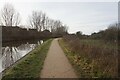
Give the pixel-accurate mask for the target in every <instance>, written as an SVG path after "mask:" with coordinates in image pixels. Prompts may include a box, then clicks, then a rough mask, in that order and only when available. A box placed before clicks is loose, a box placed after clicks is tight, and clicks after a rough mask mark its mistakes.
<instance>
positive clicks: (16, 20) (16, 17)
mask: <svg viewBox="0 0 120 80" xmlns="http://www.w3.org/2000/svg"><path fill="white" fill-rule="evenodd" d="M14 21H15V22H14V25H15V26H18V25H19V24H20V22H21V19H20V14H19V13H18V12H17V13H16V14H15V18H14Z"/></svg>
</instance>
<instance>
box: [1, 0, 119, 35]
mask: <svg viewBox="0 0 120 80" xmlns="http://www.w3.org/2000/svg"><path fill="white" fill-rule="evenodd" d="M56 1H57V0H56ZM73 1H74V2H73ZM103 1H104V0H102V2H100V0H98V2H95V0H89V2H88V0H84V1H83V0H81V1H80V0H69V2H68V0H66V2H65V0H64V1H63V0H62V2H60V0H58V1H57V2H55V0H49V2H48V0H44V1H43V0H41V1H38V0H29V2H28V0H27V1H24V0H20V1H15V0H3V1H2V0H1V1H0V9H2V7H3V6H4V4H5V3H11V4H12V5H13V6H14V7H15V9H16V10H17V11H18V12H19V13H20V15H21V19H22V22H21V24H22V25H26V24H27V19H28V15H31V13H32V11H33V10H34V11H35V10H36V11H43V12H46V14H47V15H48V16H49V17H50V18H52V19H57V20H61V21H62V22H63V23H64V24H66V25H68V26H69V32H70V33H75V32H77V31H82V32H83V34H91V33H93V32H98V31H99V30H104V29H106V28H107V27H108V25H110V24H112V23H115V22H117V20H118V2H117V1H118V0H106V2H103ZM113 1H114V2H113Z"/></svg>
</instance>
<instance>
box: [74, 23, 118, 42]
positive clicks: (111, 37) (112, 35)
mask: <svg viewBox="0 0 120 80" xmlns="http://www.w3.org/2000/svg"><path fill="white" fill-rule="evenodd" d="M119 25H120V24H118V23H115V24H111V25H109V26H108V28H107V29H105V30H101V31H99V32H94V33H92V34H91V35H84V34H82V32H81V31H78V32H76V35H77V36H78V37H79V38H81V39H88V38H89V39H102V40H105V41H114V42H116V41H117V40H120V35H119V33H120V26H119Z"/></svg>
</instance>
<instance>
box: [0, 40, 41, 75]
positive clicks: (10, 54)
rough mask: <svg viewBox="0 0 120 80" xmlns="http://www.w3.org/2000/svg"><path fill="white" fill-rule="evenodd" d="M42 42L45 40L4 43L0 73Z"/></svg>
mask: <svg viewBox="0 0 120 80" xmlns="http://www.w3.org/2000/svg"><path fill="white" fill-rule="evenodd" d="M42 43H43V40H34V41H33V40H29V41H17V42H6V43H2V54H0V73H1V72H2V71H3V70H5V69H7V68H8V67H10V66H11V65H12V64H14V63H15V62H16V61H17V60H19V59H21V58H22V57H24V56H25V55H26V54H28V53H29V52H30V51H32V50H33V49H34V48H36V47H37V46H38V45H41V44H42Z"/></svg>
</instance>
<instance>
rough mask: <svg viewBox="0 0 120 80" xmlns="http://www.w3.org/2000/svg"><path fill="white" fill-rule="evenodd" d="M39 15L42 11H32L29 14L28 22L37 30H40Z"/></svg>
mask: <svg viewBox="0 0 120 80" xmlns="http://www.w3.org/2000/svg"><path fill="white" fill-rule="evenodd" d="M41 16H42V12H37V11H33V12H32V15H31V16H29V23H30V26H31V27H32V28H35V29H37V30H38V31H41V29H42V26H41Z"/></svg>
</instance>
